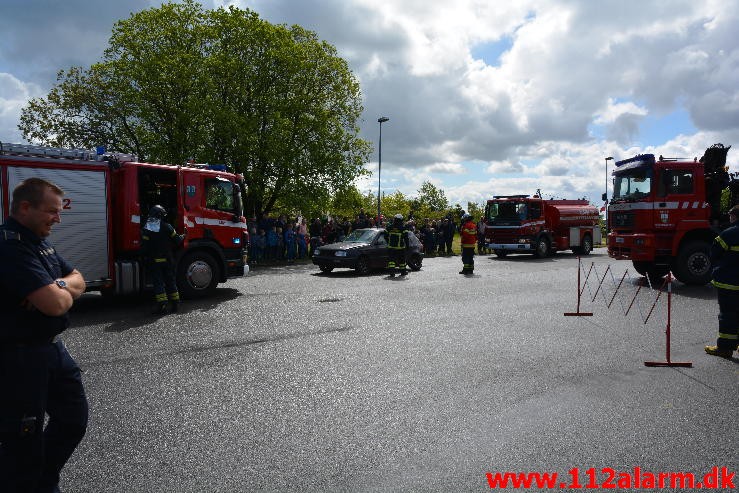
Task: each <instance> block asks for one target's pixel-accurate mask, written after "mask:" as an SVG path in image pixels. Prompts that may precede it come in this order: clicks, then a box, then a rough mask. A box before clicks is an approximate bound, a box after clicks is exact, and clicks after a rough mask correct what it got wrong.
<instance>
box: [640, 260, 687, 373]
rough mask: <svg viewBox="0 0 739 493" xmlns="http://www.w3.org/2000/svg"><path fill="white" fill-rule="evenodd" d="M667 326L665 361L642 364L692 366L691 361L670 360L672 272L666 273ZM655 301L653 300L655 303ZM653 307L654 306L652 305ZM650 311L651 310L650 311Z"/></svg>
mask: <svg viewBox="0 0 739 493" xmlns="http://www.w3.org/2000/svg"><path fill="white" fill-rule="evenodd" d="M666 282H667V327H666V328H665V361H645V362H644V366H682V367H687V368H692V366H693V363H690V362H680V363H678V362H675V361H671V360H670V317H671V313H672V272H668V273H667V281H666ZM656 303H657V301H656V300H655V304H656ZM652 308H653V309H654V306H652ZM650 313H651V312H650Z"/></svg>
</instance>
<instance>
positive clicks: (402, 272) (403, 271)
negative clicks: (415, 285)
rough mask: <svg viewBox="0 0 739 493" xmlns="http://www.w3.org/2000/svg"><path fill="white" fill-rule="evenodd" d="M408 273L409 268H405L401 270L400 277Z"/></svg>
mask: <svg viewBox="0 0 739 493" xmlns="http://www.w3.org/2000/svg"><path fill="white" fill-rule="evenodd" d="M407 275H408V271H407V270H405V269H403V270H401V271H400V277H403V276H407Z"/></svg>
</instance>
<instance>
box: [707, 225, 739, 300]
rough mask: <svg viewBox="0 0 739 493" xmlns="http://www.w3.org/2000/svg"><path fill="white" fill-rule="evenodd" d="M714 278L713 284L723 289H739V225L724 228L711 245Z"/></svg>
mask: <svg viewBox="0 0 739 493" xmlns="http://www.w3.org/2000/svg"><path fill="white" fill-rule="evenodd" d="M711 264H712V265H714V268H713V276H712V277H713V280H712V281H711V284H713V285H714V286H716V287H717V288H721V289H730V290H732V291H739V225H738V224H737V223H734V225H733V226H731V227H730V228H727V229H726V230H724V231H723V232H722V233H721V234H720V235H719V236H717V237H716V239H715V240H713V245H712V246H711Z"/></svg>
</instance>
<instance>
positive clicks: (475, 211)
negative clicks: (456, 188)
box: [467, 202, 485, 221]
mask: <svg viewBox="0 0 739 493" xmlns="http://www.w3.org/2000/svg"><path fill="white" fill-rule="evenodd" d="M467 214H469V215H470V216H472V218H473V219H474V220H475V221H479V220H480V219H481V218H482V216H483V215H484V214H485V206H483V205H480V204H478V203H477V202H467Z"/></svg>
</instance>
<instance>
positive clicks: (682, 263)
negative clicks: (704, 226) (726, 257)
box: [673, 241, 711, 286]
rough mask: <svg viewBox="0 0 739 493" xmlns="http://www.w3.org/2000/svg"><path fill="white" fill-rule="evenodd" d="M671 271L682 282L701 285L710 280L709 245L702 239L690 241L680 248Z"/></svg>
mask: <svg viewBox="0 0 739 493" xmlns="http://www.w3.org/2000/svg"><path fill="white" fill-rule="evenodd" d="M673 272H674V273H675V277H676V278H677V280H678V281H680V282H682V283H684V284H693V285H697V286H702V285H704V284H706V283H707V282H708V281H710V280H711V256H710V246H709V244H708V243H706V242H704V241H691V242H690V243H686V244H685V245H683V246H682V247H681V248H680V251H679V252H678V254H677V257H676V258H675V264H674V266H673Z"/></svg>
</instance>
